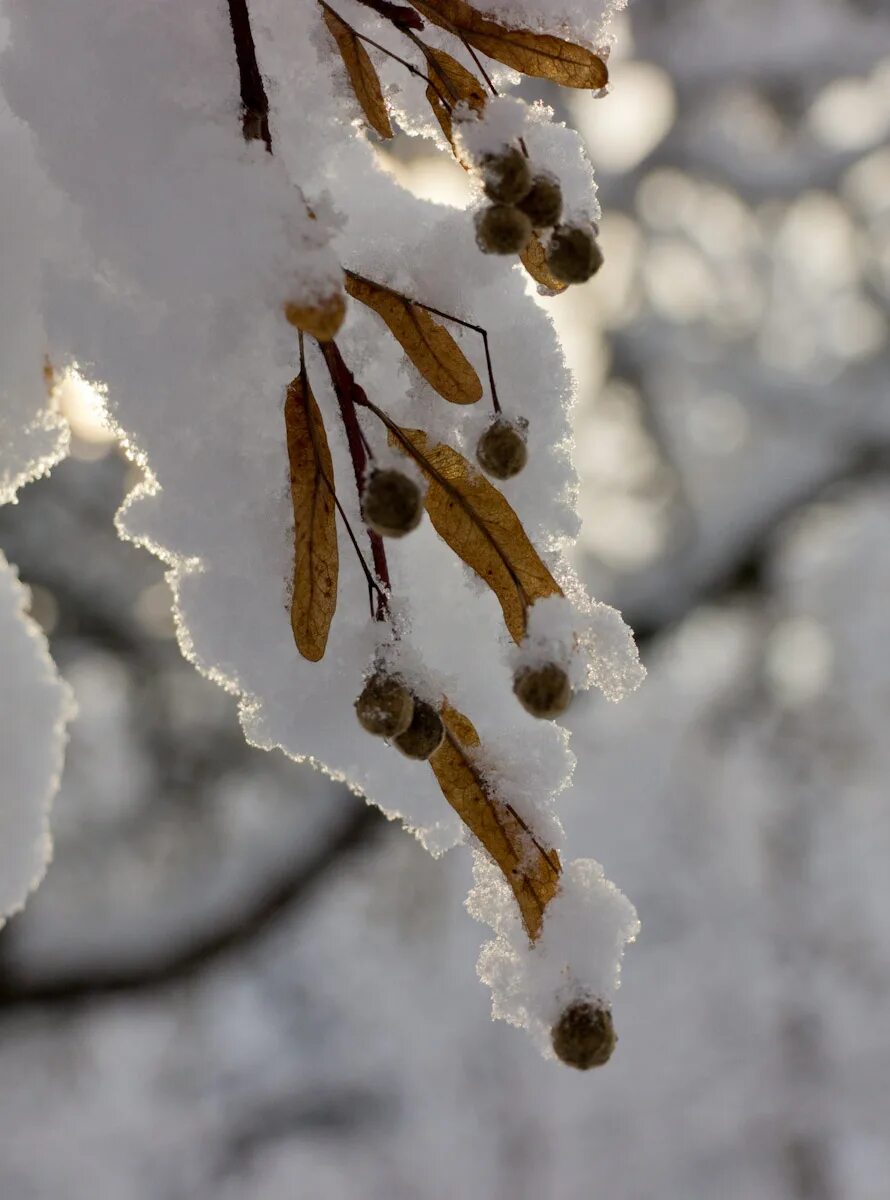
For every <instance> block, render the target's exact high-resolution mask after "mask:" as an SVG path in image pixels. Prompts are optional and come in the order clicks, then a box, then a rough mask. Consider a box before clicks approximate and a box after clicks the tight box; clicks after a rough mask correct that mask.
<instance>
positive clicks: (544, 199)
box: [516, 174, 562, 229]
mask: <svg viewBox="0 0 890 1200" xmlns="http://www.w3.org/2000/svg"><path fill="white" fill-rule="evenodd" d="M516 207H517V208H518V209H519V210H520V212H524V213H525V215H526V216H527V217H528V219H529V220H530V221H531V223H532V225H534V227H535V229H550V228H551V227H552V226H553V225H555V224H556V222H557V221H558V220H559V218H560V217H561V216H562V188H561V187H560V186H559V183H558V182H557V181H556V180H555V179H554V178H553V176H552V175H544V174H542V175H536V176H535V177H534V179H533V180H532V186H531V190H530V191H529V193H528V195H527V196H525V197H523V199H522V200H520V201H519V203H518V204H517V205H516Z"/></svg>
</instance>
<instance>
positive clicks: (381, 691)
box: [355, 671, 414, 738]
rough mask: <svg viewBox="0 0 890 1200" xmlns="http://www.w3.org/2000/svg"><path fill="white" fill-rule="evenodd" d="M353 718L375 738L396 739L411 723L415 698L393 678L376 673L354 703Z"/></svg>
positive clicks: (379, 672)
mask: <svg viewBox="0 0 890 1200" xmlns="http://www.w3.org/2000/svg"><path fill="white" fill-rule="evenodd" d="M355 715H356V716H357V717H358V719H359V724H360V725H361V726H362V728H363V729H367V731H368V733H373V734H374V736H375V737H384V738H393V737H398V735H399V734H400V733H404V732H405V730H406V729H407V728H408V726H409V725H410V724H411V718H412V716H413V715H414V698H413V696H412V695H411V693H410V692H409V691H408V689H407V688H406V687H405V685H404V684H403V683H402V682H401V681H400V680H398V679H396V678H395V677H394V676H393V675H385V674H384V673H383V672H382V671H376V672H375V673H374V674H373V675H371V676H370V677H369V678H368V679H367V681H366V682H365V686H364V687H363V688H362V691H361V695H360V696H359V697H358V699H357V700H356V702H355Z"/></svg>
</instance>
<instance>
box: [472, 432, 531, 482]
mask: <svg viewBox="0 0 890 1200" xmlns="http://www.w3.org/2000/svg"><path fill="white" fill-rule="evenodd" d="M476 458H477V460H478V462H479V465H480V467H482V469H483V471H485V472H487V474H489V475H491V477H492V478H493V479H512V478H513V476H514V475H518V474H519V472H520V471H521V470H522V468H523V467H524V466H525V464H526V463H527V462H528V448H527V447H526V444H525V438H524V437H523V436H522V433H521V431H520V430H519V429H518V428H517V427H516V426H515V425H514V424H513V422H512V421H506V420H504V419H503V418H502V417H501V418H498V419H497V420H495V421H494V422H493V423H492V424H491V425H489V427H488V429H486V431H485V433H483V435H482V437H481V438H480V439H479V441H478V442H477V444H476Z"/></svg>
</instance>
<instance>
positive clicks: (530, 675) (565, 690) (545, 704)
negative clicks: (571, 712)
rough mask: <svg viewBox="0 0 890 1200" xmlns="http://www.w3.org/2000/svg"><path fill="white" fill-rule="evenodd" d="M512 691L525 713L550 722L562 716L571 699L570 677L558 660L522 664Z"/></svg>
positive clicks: (514, 680)
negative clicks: (523, 665) (535, 665)
mask: <svg viewBox="0 0 890 1200" xmlns="http://www.w3.org/2000/svg"><path fill="white" fill-rule="evenodd" d="M513 691H514V692H515V693H516V695H517V697H518V698H519V703H520V704H521V705H522V707H523V708H524V709H525V711H526V712H529V713H531V715H532V716H533V717H542V718H544V719H546V720H548V721H552V720H554V718H556V717H559V716H561V715H562V714H563V713H564V712H565V711H566V709H567V708H568V707H569V705H570V704H571V702H572V688H571V684H570V683H569V677H568V675H567V674H566V672H565V671H564V670H563V668H562V667H560V666H559V665H558V664H557V663H545V664H544V665H543V666H542V667H521V668H520V669H519V671H517V673H516V675H515V677H514V679H513Z"/></svg>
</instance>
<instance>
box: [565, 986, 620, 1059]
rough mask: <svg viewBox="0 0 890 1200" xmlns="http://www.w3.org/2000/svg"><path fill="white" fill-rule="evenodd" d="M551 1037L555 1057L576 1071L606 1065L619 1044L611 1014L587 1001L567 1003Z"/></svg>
mask: <svg viewBox="0 0 890 1200" xmlns="http://www.w3.org/2000/svg"><path fill="white" fill-rule="evenodd" d="M550 1038H551V1041H552V1044H553V1051H554V1053H555V1054H556V1057H557V1058H558V1059H560V1061H562V1062H564V1063H566V1064H567V1065H568V1066H570V1067H577V1069H578V1070H579V1071H589V1070H590V1068H591V1067H601V1066H603V1064H604V1063H607V1062H608V1061H609V1059H610V1058H611V1057H612V1051H613V1050H614V1049H615V1043H616V1042H617V1041H618V1037H617V1035H616V1033H615V1026H614V1025H613V1023H612V1014H611V1013H610V1012H609V1010H608V1009H607V1008H602V1007H600V1006H599V1005H596V1004H593V1003H591V1002H590V1001H589V1000H576V1001H575V1002H574V1003H573V1004H570V1005H569V1007H568V1008H567V1009H566V1010H565V1011H564V1012H563V1014H562V1015H561V1016H560V1018H559V1020H558V1021H557V1022H556V1024H555V1025H554V1026H553V1028H552V1029H551V1031H550Z"/></svg>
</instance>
